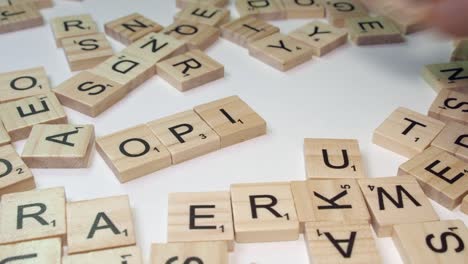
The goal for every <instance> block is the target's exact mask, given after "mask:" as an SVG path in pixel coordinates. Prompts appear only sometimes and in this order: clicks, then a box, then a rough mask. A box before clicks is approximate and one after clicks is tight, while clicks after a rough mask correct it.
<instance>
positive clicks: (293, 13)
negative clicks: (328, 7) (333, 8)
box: [282, 0, 325, 19]
mask: <svg viewBox="0 0 468 264" xmlns="http://www.w3.org/2000/svg"><path fill="white" fill-rule="evenodd" d="M282 2H283V5H284V9H285V11H286V18H288V19H290V18H323V17H325V7H324V6H323V5H322V4H321V3H319V2H318V1H316V0H302V1H301V0H282Z"/></svg>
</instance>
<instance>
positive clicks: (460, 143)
mask: <svg viewBox="0 0 468 264" xmlns="http://www.w3.org/2000/svg"><path fill="white" fill-rule="evenodd" d="M467 137H468V127H467V126H465V125H462V124H460V123H456V122H449V123H447V125H446V126H445V128H444V129H443V130H442V132H440V134H439V135H438V136H437V137H436V138H435V139H434V141H432V143H431V146H435V147H438V148H440V149H443V150H445V151H447V152H449V153H450V154H452V155H455V156H456V157H458V158H460V159H462V160H463V161H465V162H468V144H467V142H468V141H467V140H466V138H467Z"/></svg>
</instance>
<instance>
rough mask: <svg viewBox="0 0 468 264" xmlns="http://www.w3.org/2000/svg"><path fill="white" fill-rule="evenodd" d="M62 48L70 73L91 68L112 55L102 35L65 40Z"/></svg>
mask: <svg viewBox="0 0 468 264" xmlns="http://www.w3.org/2000/svg"><path fill="white" fill-rule="evenodd" d="M62 47H63V51H64V52H65V57H66V58H67V61H68V66H69V67H70V70H71V71H80V70H86V69H89V68H92V67H94V66H96V65H98V64H99V63H101V62H103V61H105V60H106V59H107V58H109V57H110V56H112V55H114V51H113V50H112V47H111V45H110V43H109V41H108V40H107V38H106V36H105V35H104V34H103V33H97V34H92V35H86V36H78V37H71V38H66V39H64V40H62Z"/></svg>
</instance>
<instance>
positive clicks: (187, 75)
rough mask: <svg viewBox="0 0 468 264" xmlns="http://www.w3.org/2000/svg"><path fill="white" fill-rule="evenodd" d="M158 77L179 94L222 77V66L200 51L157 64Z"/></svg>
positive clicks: (193, 51)
mask: <svg viewBox="0 0 468 264" xmlns="http://www.w3.org/2000/svg"><path fill="white" fill-rule="evenodd" d="M156 69H157V72H158V75H159V76H161V78H163V79H164V80H166V81H167V82H168V83H170V84H171V85H172V86H174V87H175V88H177V89H178V90H179V91H181V92H185V91H187V90H190V89H193V88H195V87H198V86H200V85H203V84H206V83H209V82H212V81H215V80H218V79H221V78H223V77H224V66H223V65H221V64H220V63H219V62H217V61H215V60H214V59H212V58H210V57H209V56H208V55H206V54H205V53H203V52H202V51H200V50H190V51H188V52H186V53H184V54H181V55H179V56H176V57H172V58H170V59H167V60H164V61H162V62H159V63H158V64H157V65H156Z"/></svg>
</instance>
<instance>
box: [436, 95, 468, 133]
mask: <svg viewBox="0 0 468 264" xmlns="http://www.w3.org/2000/svg"><path fill="white" fill-rule="evenodd" d="M467 105H468V94H465V93H459V92H455V91H451V90H448V89H447V90H442V91H440V92H439V95H437V98H436V99H435V100H434V102H433V103H432V105H431V108H429V113H428V115H429V116H430V117H433V118H435V119H439V120H440V121H442V122H446V123H447V122H450V121H455V122H459V123H461V124H464V125H468V106H467Z"/></svg>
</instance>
